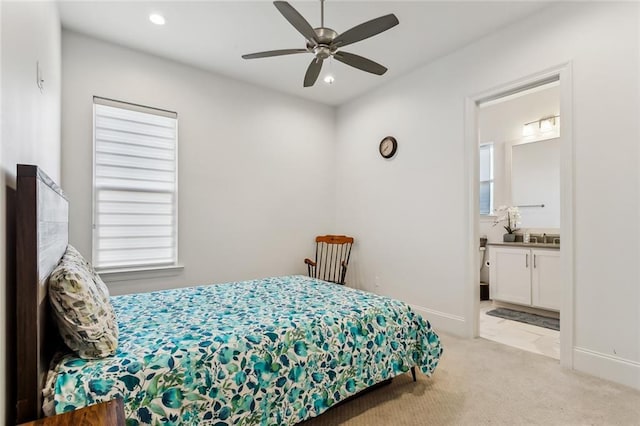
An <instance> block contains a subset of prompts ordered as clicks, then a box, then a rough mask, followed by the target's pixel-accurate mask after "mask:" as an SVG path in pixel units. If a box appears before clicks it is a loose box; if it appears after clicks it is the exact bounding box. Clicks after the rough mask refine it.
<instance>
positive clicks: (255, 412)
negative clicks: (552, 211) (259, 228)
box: [44, 276, 442, 425]
mask: <svg viewBox="0 0 640 426" xmlns="http://www.w3.org/2000/svg"><path fill="white" fill-rule="evenodd" d="M112 303H113V305H114V308H115V311H116V315H117V318H118V324H119V327H120V340H119V345H118V350H117V352H116V354H115V355H114V356H112V357H108V358H104V359H97V360H84V359H81V358H78V357H77V356H75V355H69V354H68V355H65V356H63V357H62V358H61V359H59V360H58V361H57V363H56V364H55V366H54V367H53V368H52V371H51V372H50V374H49V384H50V387H49V389H45V402H44V409H45V413H46V414H55V413H62V412H66V411H69V410H74V409H76V408H81V407H84V406H87V405H90V404H94V403H98V402H102V401H108V400H111V399H113V398H115V397H120V398H123V399H124V403H125V415H126V418H127V425H138V424H154V425H155V424H186V425H196V424H211V425H229V424H239V425H249V424H264V425H282V424H295V423H298V422H300V421H302V420H305V419H307V418H310V417H314V416H317V415H319V414H321V413H322V412H324V411H325V410H327V409H328V408H329V407H331V406H332V405H334V404H335V403H337V402H339V401H341V400H344V399H346V398H348V397H349V396H352V395H354V394H355V393H357V392H359V391H361V390H363V389H365V388H367V387H370V386H372V385H374V384H376V383H379V382H381V381H384V380H386V379H389V378H392V377H394V376H396V375H398V374H402V373H405V372H407V371H408V370H409V369H410V368H411V367H412V366H417V367H418V368H419V369H420V370H421V371H422V372H423V373H424V374H427V375H430V374H431V373H432V372H433V370H434V369H435V367H436V365H437V364H438V359H439V357H440V354H441V352H442V349H441V346H440V341H439V339H438V336H437V335H436V334H435V333H434V332H433V331H432V330H431V326H430V325H429V323H428V322H427V321H425V320H424V319H423V318H422V317H421V316H420V315H418V314H416V313H414V312H413V311H412V310H411V308H410V307H409V306H408V305H406V304H405V303H402V302H399V301H397V300H393V299H389V298H387V297H382V296H377V295H374V294H370V293H366V292H362V291H358V290H354V289H351V288H348V287H344V286H339V285H336V284H331V283H327V282H324V281H320V280H316V279H313V278H308V277H304V276H289V277H279V278H267V279H262V280H254V281H245V282H238V283H228V284H216V285H208V286H200V287H191V288H182V289H174V290H167V291H158V292H153V293H141V294H131V295H126V296H115V297H112Z"/></svg>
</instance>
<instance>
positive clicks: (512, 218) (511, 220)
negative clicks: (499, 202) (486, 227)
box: [493, 206, 521, 234]
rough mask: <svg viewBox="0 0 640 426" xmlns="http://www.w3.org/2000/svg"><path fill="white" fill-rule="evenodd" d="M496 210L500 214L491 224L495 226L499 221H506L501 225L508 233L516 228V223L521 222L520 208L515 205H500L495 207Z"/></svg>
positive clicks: (511, 232)
mask: <svg viewBox="0 0 640 426" xmlns="http://www.w3.org/2000/svg"><path fill="white" fill-rule="evenodd" d="M496 212H501V213H502V214H501V215H500V216H499V217H498V218H496V220H494V221H493V226H496V225H497V224H499V223H500V222H504V221H507V224H506V225H504V226H503V227H504V229H506V230H507V232H508V233H509V234H513V233H514V232H516V231H517V230H518V225H520V223H521V222H520V210H518V208H517V207H507V206H500V207H498V208H497V209H496Z"/></svg>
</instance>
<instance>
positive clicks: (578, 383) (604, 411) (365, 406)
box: [304, 335, 640, 426]
mask: <svg viewBox="0 0 640 426" xmlns="http://www.w3.org/2000/svg"><path fill="white" fill-rule="evenodd" d="M440 337H441V338H442V342H443V346H444V354H443V357H442V359H441V361H440V365H439V366H438V368H437V369H436V371H435V374H434V375H433V376H432V377H431V378H428V377H426V376H424V375H422V374H419V375H418V381H417V382H416V383H414V382H413V381H412V380H411V374H405V375H402V376H400V377H396V378H395V379H394V380H393V382H392V383H391V384H390V385H388V386H383V387H381V388H379V389H377V390H374V391H372V392H370V393H369V394H366V395H363V396H361V397H359V398H356V399H354V400H353V401H350V402H348V403H346V404H343V405H342V406H339V407H335V408H333V409H331V410H329V411H327V412H326V413H324V414H323V415H321V416H319V417H317V418H315V419H311V420H309V421H307V422H305V423H304V426H317V425H367V426H374V425H489V424H490V425H640V392H638V391H635V390H632V389H630V388H627V387H624V386H619V385H616V384H613V383H610V382H607V381H604V380H600V379H597V378H594V377H591V376H588V375H585V374H580V373H576V372H571V371H567V370H564V369H562V368H561V367H560V365H559V363H558V361H557V360H554V359H551V358H547V357H544V356H542V355H537V354H534V353H530V352H525V351H521V350H519V349H515V348H511V347H509V346H504V345H501V344H499V343H494V342H491V341H488V340H484V339H474V340H464V339H458V338H455V337H452V336H447V335H441V336H440Z"/></svg>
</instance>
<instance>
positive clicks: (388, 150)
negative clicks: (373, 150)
mask: <svg viewBox="0 0 640 426" xmlns="http://www.w3.org/2000/svg"><path fill="white" fill-rule="evenodd" d="M397 150H398V141H396V138H394V137H393V136H387V137H386V138H384V139H382V141H380V155H382V156H383V157H384V158H391V157H393V156H394V155H396V151H397Z"/></svg>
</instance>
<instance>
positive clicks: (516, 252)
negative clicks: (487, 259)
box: [489, 246, 531, 305]
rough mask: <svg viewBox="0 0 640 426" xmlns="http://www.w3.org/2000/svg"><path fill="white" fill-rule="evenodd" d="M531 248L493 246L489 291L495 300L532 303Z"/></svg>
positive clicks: (524, 303) (523, 303)
mask: <svg viewBox="0 0 640 426" xmlns="http://www.w3.org/2000/svg"><path fill="white" fill-rule="evenodd" d="M530 251H531V250H529V249H521V248H506V247H495V246H494V247H491V268H490V269H489V274H490V275H489V281H490V283H491V284H490V285H489V292H490V297H491V298H492V299H495V300H503V301H505V302H512V303H519V304H522V305H530V304H531V272H530V270H529V255H530V253H529V252H530Z"/></svg>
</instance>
